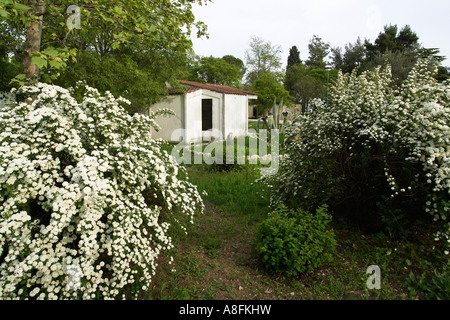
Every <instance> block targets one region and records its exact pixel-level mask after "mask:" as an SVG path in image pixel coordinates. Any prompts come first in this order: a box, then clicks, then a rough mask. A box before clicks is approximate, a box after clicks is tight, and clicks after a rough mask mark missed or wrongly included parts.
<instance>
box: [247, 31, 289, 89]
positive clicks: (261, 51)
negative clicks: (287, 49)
mask: <svg viewBox="0 0 450 320" xmlns="http://www.w3.org/2000/svg"><path fill="white" fill-rule="evenodd" d="M281 52H282V50H281V46H279V45H272V43H270V42H269V41H264V39H262V38H259V37H252V38H251V39H250V48H249V50H247V51H246V53H245V60H246V66H247V85H248V86H254V83H255V81H256V80H257V79H259V78H261V77H263V76H266V74H271V75H272V76H273V77H274V78H275V79H277V78H279V74H280V68H281V65H282V63H281V57H280V55H281Z"/></svg>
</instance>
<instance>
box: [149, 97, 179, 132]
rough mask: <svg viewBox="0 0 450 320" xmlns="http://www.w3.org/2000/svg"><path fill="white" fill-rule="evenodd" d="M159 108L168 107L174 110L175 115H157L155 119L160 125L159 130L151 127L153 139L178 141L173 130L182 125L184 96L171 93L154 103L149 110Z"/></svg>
mask: <svg viewBox="0 0 450 320" xmlns="http://www.w3.org/2000/svg"><path fill="white" fill-rule="evenodd" d="M161 109H170V110H172V111H173V112H175V116H172V115H170V116H166V115H162V116H157V117H156V119H155V121H156V123H157V124H158V125H159V126H160V127H161V130H160V131H158V132H157V131H156V130H154V129H153V128H152V129H151V133H152V137H153V138H154V139H163V140H166V141H179V140H178V137H176V136H175V135H174V136H173V137H172V135H173V133H174V132H175V130H177V129H180V128H183V127H184V110H183V109H184V97H183V96H182V95H173V96H168V97H165V98H163V99H162V100H161V101H160V102H159V103H157V104H154V105H153V106H152V107H151V108H150V110H149V111H157V110H161Z"/></svg>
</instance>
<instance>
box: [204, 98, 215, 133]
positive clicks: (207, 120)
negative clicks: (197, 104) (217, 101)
mask: <svg viewBox="0 0 450 320" xmlns="http://www.w3.org/2000/svg"><path fill="white" fill-rule="evenodd" d="M212 109H213V101H212V99H202V130H203V131H208V130H211V129H212V128H213V116H212Z"/></svg>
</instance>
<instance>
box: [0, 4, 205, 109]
mask: <svg viewBox="0 0 450 320" xmlns="http://www.w3.org/2000/svg"><path fill="white" fill-rule="evenodd" d="M207 2H209V0H207V1H197V0H195V1H184V0H180V1H169V0H157V1H134V0H133V1H123V0H116V1H115V2H114V4H113V5H111V2H110V1H101V0H96V1H89V2H88V3H86V2H83V3H78V1H76V2H75V3H74V2H73V1H57V2H55V1H44V0H38V1H37V3H38V6H37V7H39V10H37V9H36V10H35V9H34V8H33V9H32V10H29V9H30V8H29V7H26V6H23V5H22V3H23V4H28V3H29V1H9V0H4V1H2V2H1V3H0V5H1V7H0V9H1V10H2V11H0V19H1V21H2V23H1V24H0V34H1V36H0V40H1V41H2V42H3V43H5V46H6V47H7V48H8V50H9V51H8V54H9V55H14V56H15V59H16V60H17V61H19V62H20V63H21V64H22V70H24V72H23V73H24V74H26V77H30V79H28V78H26V77H24V76H23V75H22V74H20V75H19V76H17V77H15V78H14V83H15V84H18V85H23V84H26V83H27V82H29V81H32V80H33V81H35V80H36V79H34V78H33V79H31V77H36V75H35V74H33V75H30V74H29V73H32V71H29V69H30V68H26V66H30V65H31V66H37V67H39V69H40V70H39V71H40V72H39V75H38V77H37V78H38V79H37V80H39V81H41V82H47V83H55V84H58V85H61V86H64V87H70V86H74V85H75V83H76V82H78V81H86V83H87V84H89V85H91V86H94V87H96V88H98V89H99V90H101V91H102V92H106V91H110V92H114V93H115V94H117V95H121V96H124V97H126V98H128V99H129V100H130V101H131V102H132V106H131V110H129V111H131V112H136V111H137V110H140V109H144V108H145V107H147V106H148V104H151V103H152V102H154V101H155V99H157V98H158V97H159V96H160V95H162V94H164V92H162V90H163V89H164V88H165V84H166V82H167V81H168V82H175V81H176V79H177V78H176V77H177V75H178V72H179V71H180V70H181V69H182V68H183V66H184V65H185V60H182V59H180V56H184V57H186V55H187V52H188V51H189V50H190V49H191V47H192V42H191V37H192V34H191V33H192V28H193V27H195V28H196V29H197V36H199V37H200V36H204V35H206V26H205V25H204V23H202V22H200V21H196V19H195V17H194V15H193V12H192V7H193V5H195V4H199V5H202V4H205V3H207ZM71 5H77V6H78V7H77V8H78V10H77V11H72V12H69V11H67V9H68V8H69V6H71ZM3 10H4V11H5V12H7V14H5V13H4V12H3ZM44 11H45V14H43V13H42V12H44ZM75 12H78V13H79V16H77V15H75ZM36 17H41V18H42V21H40V20H38V19H36ZM70 19H72V20H73V19H77V21H76V22H77V23H78V22H79V28H78V27H77V26H75V28H73V26H72V27H70V26H69V21H70ZM30 21H35V23H36V21H37V23H38V24H39V28H37V29H38V30H39V31H38V32H37V33H36V35H35V37H34V38H32V39H31V38H30V37H28V39H27V30H28V29H29V28H30V27H29V22H30ZM41 27H42V28H41ZM27 40H29V41H27ZM31 40H32V41H31ZM31 42H32V44H33V45H32V46H31ZM32 70H35V68H32ZM33 73H34V71H33ZM116 74H117V75H118V77H117V78H115V76H116ZM14 76H15V74H12V75H11V76H9V80H11V79H13V77H14ZM103 78H105V81H104V82H103V81H102V79H103ZM126 89H128V92H125V90H126ZM131 91H134V92H131Z"/></svg>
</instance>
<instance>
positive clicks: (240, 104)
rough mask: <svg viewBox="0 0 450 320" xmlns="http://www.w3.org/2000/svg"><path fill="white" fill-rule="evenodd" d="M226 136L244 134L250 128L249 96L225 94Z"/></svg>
mask: <svg viewBox="0 0 450 320" xmlns="http://www.w3.org/2000/svg"><path fill="white" fill-rule="evenodd" d="M224 122H225V131H224V135H225V138H226V137H228V135H229V134H232V135H233V136H234V137H237V136H242V135H245V134H246V133H247V129H248V97H247V96H240V95H225V121H224Z"/></svg>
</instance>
